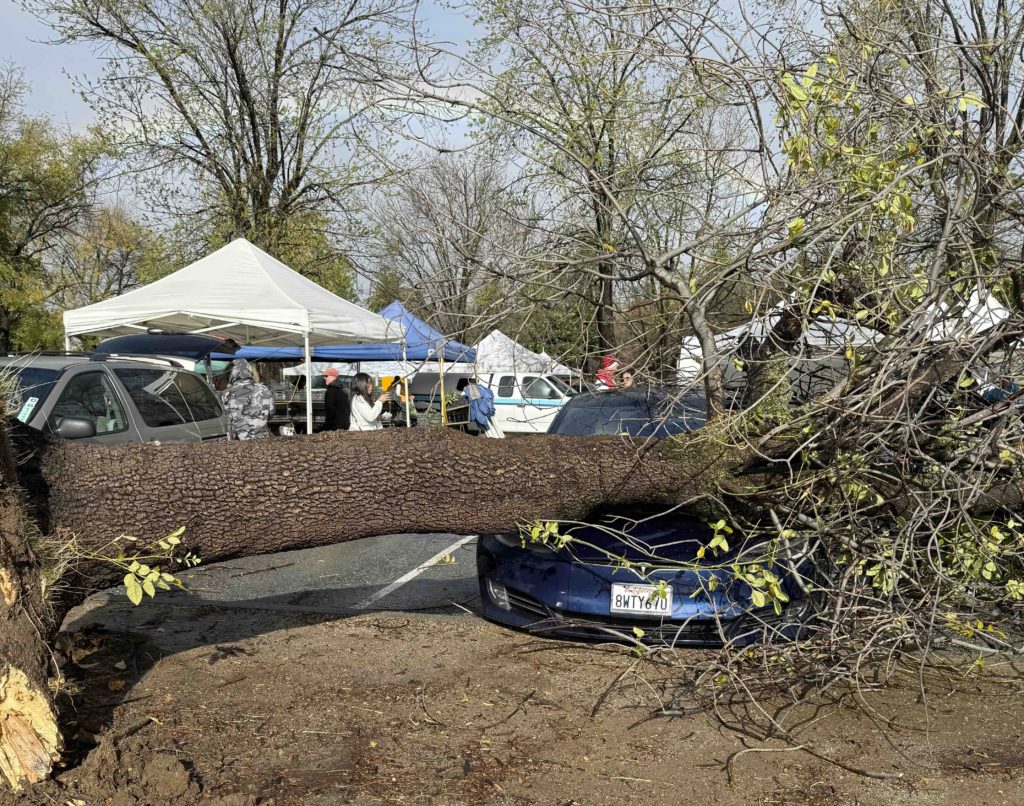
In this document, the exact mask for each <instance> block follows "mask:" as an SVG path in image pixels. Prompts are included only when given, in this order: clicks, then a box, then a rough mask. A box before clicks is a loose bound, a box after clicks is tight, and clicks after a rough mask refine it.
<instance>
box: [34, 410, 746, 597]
mask: <svg viewBox="0 0 1024 806" xmlns="http://www.w3.org/2000/svg"><path fill="white" fill-rule="evenodd" d="M726 454H728V448H726V447H723V446H722V445H720V444H715V442H714V440H713V439H712V438H711V434H710V432H709V433H703V432H697V433H695V434H694V435H693V437H692V438H691V439H689V440H684V441H682V442H673V443H658V444H655V445H652V446H651V447H650V448H649V449H648V450H642V449H641V450H638V446H636V445H634V444H632V443H630V442H629V441H626V440H625V439H620V438H616V437H594V438H579V437H575V438H574V437H540V438H534V439H509V440H490V439H480V438H473V437H468V436H465V435H463V434H459V433H454V432H451V431H447V430H443V429H416V430H413V431H405V430H402V429H390V430H387V431H382V432H369V433H347V432H327V433H323V434H318V435H314V436H312V437H302V438H294V439H287V440H279V439H269V440H254V441H248V442H227V441H225V442H218V443H213V444H205V445H195V444H184V445H162V446H153V445H125V446H121V447H118V448H105V447H100V446H96V445H85V444H75V443H71V442H67V443H62V444H59V445H55V446H54V447H53V448H52V449H51V451H50V453H49V455H48V456H47V457H46V459H45V461H44V475H45V478H46V480H47V482H48V484H49V487H50V490H49V505H50V511H49V521H50V523H49V525H50V529H51V530H54V531H56V530H66V531H68V532H71V533H74V534H75V535H76V536H77V539H78V540H79V542H80V543H81V544H82V545H83V546H84V547H86V548H95V547H98V546H102V545H104V544H106V543H107V542H108V541H109V540H110V539H112V538H114V537H117V536H119V535H122V534H129V535H132V536H134V537H139V538H145V539H154V538H159V537H162V536H164V535H166V534H169V533H170V532H172V531H174V530H175V529H178V528H179V527H182V526H184V527H185V535H184V538H183V540H184V542H185V543H186V544H187V546H188V548H189V550H191V551H193V552H194V553H196V554H198V555H199V556H200V557H201V558H202V559H203V561H204V562H215V561H220V560H226V559H230V558H232V557H238V556H249V555H254V554H265V553H270V552H277V551H284V550H289V549H297V548H308V547H312V546H320V545H328V544H331V543H339V542H342V541H345V540H354V539H357V538H360V537H367V536H370V535H380V534H391V533H431V532H439V531H441V532H443V531H452V530H455V531H460V532H463V533H467V534H474V533H486V532H497V531H508V530H515V528H516V526H517V524H518V523H520V522H523V521H528V520H536V519H538V518H541V519H552V520H554V519H582V518H585V517H586V516H587V515H588V514H589V513H590V512H592V511H593V510H594V509H595V508H597V507H599V506H604V505H616V504H629V503H634V502H638V501H645V502H652V503H667V504H676V503H679V502H680V501H687V500H692V499H696V498H699V497H701V496H703V495H705V494H708V493H711V492H713V491H714V490H715V489H717V485H718V482H719V480H720V478H721V473H722V472H723V470H722V469H723V467H724V464H723V459H724V458H725V456H726ZM98 573H99V574H100V577H97V576H96V574H98ZM89 577H90V580H91V581H93V582H97V583H101V582H105V581H107V579H106V577H105V576H104V575H102V573H101V572H99V571H98V570H94V571H91V572H90V573H89Z"/></svg>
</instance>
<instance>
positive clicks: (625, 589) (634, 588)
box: [611, 582, 672, 616]
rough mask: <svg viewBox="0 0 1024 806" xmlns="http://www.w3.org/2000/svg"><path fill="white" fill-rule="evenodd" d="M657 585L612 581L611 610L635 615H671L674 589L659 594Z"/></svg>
mask: <svg viewBox="0 0 1024 806" xmlns="http://www.w3.org/2000/svg"><path fill="white" fill-rule="evenodd" d="M657 590H658V588H657V586H655V585H622V584H619V583H616V582H613V583H612V598H611V612H612V613H629V614H630V615H634V616H671V615H672V589H671V588H668V589H667V590H666V591H665V595H664V596H659V595H658V594H657V593H656V591H657Z"/></svg>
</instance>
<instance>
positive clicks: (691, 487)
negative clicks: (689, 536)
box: [0, 427, 735, 788]
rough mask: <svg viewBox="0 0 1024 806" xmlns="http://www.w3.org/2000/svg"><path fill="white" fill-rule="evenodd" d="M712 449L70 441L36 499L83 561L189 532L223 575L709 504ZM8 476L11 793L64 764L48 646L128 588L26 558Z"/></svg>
mask: <svg viewBox="0 0 1024 806" xmlns="http://www.w3.org/2000/svg"><path fill="white" fill-rule="evenodd" d="M715 437H716V435H715V434H714V433H713V429H712V428H710V427H709V428H707V429H705V430H704V431H701V432H695V433H694V434H691V435H687V436H686V437H684V438H681V439H680V440H678V441H671V442H669V441H666V442H661V443H657V444H652V445H650V446H647V448H646V449H645V448H644V447H643V446H637V445H635V444H632V443H631V442H629V441H628V440H625V439H620V438H616V437H595V438H583V439H581V438H571V437H539V438H527V439H510V440H490V439H474V438H472V437H467V436H464V435H462V434H458V433H454V432H451V431H447V430H444V429H422V430H416V431H408V432H406V431H401V430H398V429H395V430H392V431H385V432H375V433H366V434H356V433H327V434H321V435H316V436H312V437H302V438H295V439H287V440H278V439H275V440H258V441H251V442H227V441H224V442H217V443H209V444H185V445H163V446H154V445H124V446H119V447H116V448H108V447H103V446H97V445H88V444H80V443H72V442H61V443H54V444H52V445H50V446H49V447H48V448H47V449H46V450H45V452H44V453H43V454H42V457H41V461H42V467H41V471H42V472H41V476H36V477H35V478H34V479H33V480H32V482H31V486H32V487H33V493H34V495H35V498H36V500H37V504H38V509H39V511H40V513H41V515H42V519H43V520H44V521H45V525H46V527H47V529H48V531H49V532H50V533H52V534H53V535H55V536H64V537H65V538H67V537H69V536H73V537H74V542H75V543H76V544H77V546H78V550H79V551H80V553H81V555H83V556H87V555H91V554H93V553H95V552H100V553H102V551H103V550H104V547H107V546H109V544H110V541H111V540H112V539H114V538H116V537H118V536H120V535H124V534H128V535H132V536H136V537H139V538H142V539H144V540H155V539H158V538H161V537H163V536H165V535H168V534H169V533H171V532H173V531H175V530H177V529H178V528H180V527H185V533H184V537H183V542H184V543H185V544H186V545H187V547H188V549H189V551H191V552H193V553H195V554H197V555H198V556H199V557H201V558H202V560H203V561H204V562H216V561H220V560H226V559H229V558H232V557H239V556H249V555H255V554H266V553H271V552H277V551H285V550H289V549H299V548H309V547H313V546H321V545H328V544H332V543H338V542H342V541H346V540H354V539H357V538H360V537H367V536H370V535H380V534H390V533H399V532H407V533H430V532H439V531H452V530H454V531H459V532H462V533H470V534H471V533H483V532H493V531H501V530H514V529H515V528H516V527H517V525H518V524H519V523H521V522H523V521H532V520H536V519H585V518H586V517H587V516H588V514H590V513H591V512H592V511H593V510H594V509H595V508H597V507H600V506H606V505H616V504H619V505H621V504H630V503H634V502H640V501H643V502H647V503H663V504H666V505H673V504H678V503H683V502H692V501H696V500H699V499H702V498H703V497H705V496H708V495H712V494H714V493H716V492H717V490H718V489H719V484H720V482H721V481H722V479H723V477H724V474H727V473H728V472H729V469H730V467H732V466H734V464H735V461H734V460H735V456H734V455H733V454H734V449H731V448H729V447H728V446H727V445H726V441H725V440H721V439H716V438H715ZM7 465H8V468H9V470H8V475H7V476H6V477H5V479H6V480H5V482H4V486H3V489H2V497H0V528H2V534H0V583H2V587H3V590H4V591H5V594H4V603H5V604H4V610H3V611H2V612H3V621H2V622H0V653H2V654H0V657H2V658H3V659H4V661H3V666H2V667H0V777H2V778H3V779H5V780H6V781H7V783H8V784H9V785H10V786H12V787H14V788H18V787H20V786H22V785H23V784H24V783H30V782H33V781H37V780H40V779H42V778H44V777H45V776H46V775H48V774H49V770H50V767H51V765H52V763H53V761H54V759H55V758H56V757H57V755H58V754H59V751H60V746H61V741H60V733H59V730H58V728H57V722H56V718H55V713H54V708H53V703H52V696H51V693H50V689H49V688H48V687H47V679H48V677H49V676H51V675H52V674H53V673H55V671H56V670H54V669H52V668H50V665H49V663H50V660H49V652H48V647H47V644H48V643H49V641H50V640H51V639H52V637H53V635H54V633H55V631H56V629H57V628H58V626H59V624H60V621H61V620H62V618H63V615H64V614H65V613H66V612H67V610H68V609H69V608H70V607H72V606H74V605H75V604H77V603H78V602H79V601H80V600H81V599H82V598H84V597H85V596H86V595H87V594H88V592H89V591H90V590H95V589H97V588H100V587H105V586H109V585H111V584H114V583H117V582H120V580H121V577H122V575H123V573H124V570H123V568H118V567H117V566H116V565H114V564H112V563H105V562H102V561H101V560H98V559H96V558H95V557H90V559H89V560H88V561H85V562H78V563H77V564H75V558H74V557H63V558H62V557H48V558H46V559H45V562H43V563H41V562H40V560H38V559H37V558H36V557H35V556H33V553H32V550H31V542H30V540H29V535H28V533H27V532H26V530H27V529H28V528H29V519H28V518H27V517H26V516H25V508H24V505H23V501H22V499H21V497H20V494H19V491H18V489H17V486H16V485H15V484H14V483H13V481H12V478H13V470H12V469H10V468H12V467H13V464H12V463H11V462H10V461H8V462H7ZM23 475H24V474H23ZM41 484H42V488H41V487H40V485H41ZM48 545H50V546H51V547H52V546H54V545H67V541H66V540H61V539H53V538H51V539H50V542H49V543H48ZM64 561H70V562H72V563H73V567H72V569H71V570H70V573H71V574H72V577H71V579H70V584H66V585H65V586H63V588H62V591H63V592H62V595H61V598H60V599H59V600H56V601H49V602H48V601H47V591H46V590H45V587H46V586H45V585H44V584H43V575H44V574H45V573H48V572H49V571H48V570H47V569H46V568H45V564H46V562H49V563H51V564H53V563H61V562H64Z"/></svg>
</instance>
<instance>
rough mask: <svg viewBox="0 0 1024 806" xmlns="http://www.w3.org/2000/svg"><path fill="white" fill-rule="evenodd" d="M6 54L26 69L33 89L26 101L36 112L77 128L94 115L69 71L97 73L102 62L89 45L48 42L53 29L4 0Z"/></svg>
mask: <svg viewBox="0 0 1024 806" xmlns="http://www.w3.org/2000/svg"><path fill="white" fill-rule="evenodd" d="M0 31H3V37H2V39H3V46H2V52H3V56H0V59H3V60H4V61H9V62H13V63H14V64H15V65H17V66H18V67H20V68H22V70H24V72H25V79H26V80H27V81H28V82H29V83H30V84H31V85H32V91H31V93H30V95H29V97H28V99H27V102H26V104H25V106H26V110H27V111H28V112H30V113H33V114H45V115H48V116H50V117H51V118H53V119H54V120H56V121H58V122H61V123H66V124H68V125H70V126H73V127H74V128H81V127H83V126H86V125H88V124H89V123H90V122H91V121H92V119H93V115H92V112H91V111H90V109H89V107H88V106H87V105H86V104H85V102H84V101H82V99H81V98H79V97H78V95H77V94H76V93H75V91H74V88H73V87H72V84H71V80H70V78H68V75H67V74H68V73H70V74H72V75H81V74H83V73H88V74H90V75H93V76H95V75H97V74H98V73H99V71H100V69H101V67H102V62H101V61H100V59H98V58H97V57H95V56H93V54H92V53H91V52H90V50H89V48H88V47H86V46H85V45H48V44H46V42H47V41H49V40H51V39H52V38H53V32H52V31H51V30H50V29H49V28H48V27H46V26H45V25H43V24H42V23H40V22H38V21H37V20H36V19H35V18H34V17H33V16H32V15H31V14H29V13H28V12H27V11H24V10H23V9H22V8H21V6H20V5H17V4H16V3H15V2H12V0H0Z"/></svg>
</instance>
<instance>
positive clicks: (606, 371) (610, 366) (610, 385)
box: [597, 355, 619, 389]
mask: <svg viewBox="0 0 1024 806" xmlns="http://www.w3.org/2000/svg"><path fill="white" fill-rule="evenodd" d="M618 368H619V362H618V360H617V359H616V358H615V356H614V355H606V356H605V357H604V358H602V359H601V369H599V370H598V371H597V388H598V389H614V388H615V370H617V369H618Z"/></svg>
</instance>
